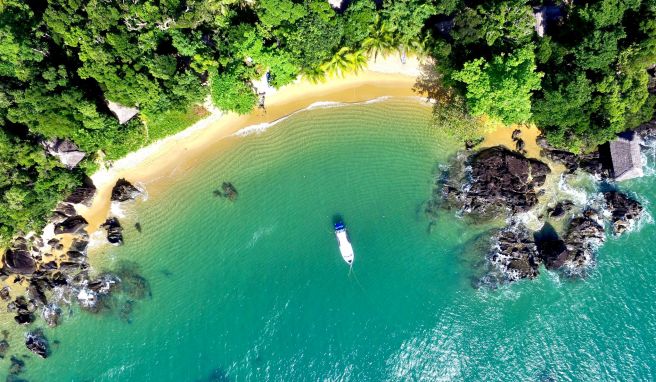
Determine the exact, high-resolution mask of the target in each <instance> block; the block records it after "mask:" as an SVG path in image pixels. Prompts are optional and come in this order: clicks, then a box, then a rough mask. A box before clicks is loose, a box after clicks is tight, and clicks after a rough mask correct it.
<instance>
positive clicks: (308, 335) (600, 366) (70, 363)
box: [2, 99, 656, 382]
mask: <svg viewBox="0 0 656 382" xmlns="http://www.w3.org/2000/svg"><path fill="white" fill-rule="evenodd" d="M430 116H431V110H430V108H429V107H427V106H426V105H423V104H421V103H419V102H418V101H416V100H410V99H392V100H383V101H380V102H375V103H369V104H360V105H349V106H342V107H327V108H316V109H313V110H308V111H303V112H300V113H297V114H296V115H294V116H292V117H290V118H288V119H286V120H285V121H282V122H280V123H278V124H276V125H273V126H271V127H269V128H268V129H266V130H263V129H260V130H259V131H257V132H252V134H247V135H245V134H243V136H240V137H236V138H233V139H232V140H233V141H234V142H231V144H229V145H226V146H227V147H226V148H224V149H221V150H220V152H218V151H217V152H216V153H215V155H213V156H210V157H209V158H208V159H207V161H206V162H205V163H204V164H203V165H202V166H198V167H197V168H194V169H193V170H192V171H189V172H187V173H180V174H177V175H176V177H175V179H174V182H171V185H170V187H168V189H167V190H166V192H159V193H157V194H156V195H151V196H150V197H149V198H148V200H147V201H144V202H140V203H136V204H135V205H132V206H130V205H127V206H124V207H123V209H124V213H125V216H124V217H123V218H122V222H123V224H124V226H126V230H125V242H126V243H125V245H124V246H122V247H118V248H113V247H112V248H106V249H104V250H103V253H102V254H100V255H98V256H97V259H98V261H97V265H96V267H97V268H98V269H99V270H102V269H116V268H121V269H129V270H130V272H137V273H139V274H140V275H141V276H143V278H145V283H144V282H143V280H141V279H139V280H141V281H140V282H137V283H136V285H137V287H139V288H141V287H142V286H144V285H147V287H148V288H147V290H145V291H143V295H144V298H133V297H134V296H132V297H122V298H119V299H118V300H117V301H115V302H114V303H113V309H112V310H110V311H107V312H104V313H101V314H97V315H94V314H90V313H86V312H80V311H79V309H74V310H73V311H72V312H70V313H69V312H67V313H66V316H65V317H64V323H63V324H62V325H61V326H59V327H57V328H55V329H47V330H45V333H46V335H47V336H48V338H49V340H50V343H51V345H52V356H51V357H50V358H48V359H46V360H41V359H36V358H35V357H30V358H29V359H27V360H26V365H25V370H26V371H25V372H24V373H23V374H21V375H20V377H21V378H25V379H26V380H28V381H192V382H195V381H199V382H200V381H215V382H216V381H318V380H322V381H324V380H325V381H442V380H444V381H450V380H454V381H463V380H464V381H511V380H512V381H520V380H521V381H583V380H587V381H591V380H595V381H596V380H608V381H611V380H613V381H614V380H626V381H629V380H632V381H638V380H644V381H650V380H655V379H656V304H655V303H654V300H655V297H656V288H655V286H656V283H655V282H654V277H655V276H656V228H655V226H654V225H653V224H650V223H648V222H644V223H643V224H641V225H640V227H639V229H637V230H636V231H634V232H631V233H629V234H628V235H625V236H623V237H621V238H617V239H614V238H611V239H609V240H608V241H607V243H606V244H605V245H604V246H603V247H602V248H601V250H600V252H599V255H598V261H597V266H596V268H595V269H594V270H593V271H592V272H591V274H590V275H589V277H588V278H586V279H585V280H569V279H567V278H565V277H562V276H560V275H559V274H558V273H553V272H548V271H545V270H542V272H541V275H540V277H539V278H537V279H536V280H532V281H521V282H518V283H515V284H512V285H506V286H502V287H500V288H475V287H474V285H475V281H476V280H477V277H478V276H479V275H480V270H481V267H482V264H483V254H482V253H481V247H485V246H486V245H488V243H489V242H487V241H485V238H483V239H481V237H480V235H481V232H484V228H483V227H480V226H472V225H468V224H466V223H465V222H463V221H462V219H459V218H457V217H456V216H455V215H454V214H453V213H444V214H442V215H440V216H439V217H438V219H437V220H436V221H435V222H433V224H432V226H431V224H430V223H431V222H430V220H429V218H428V217H427V216H426V215H425V213H424V212H423V211H424V207H425V203H426V201H427V200H428V199H429V198H430V197H431V193H432V190H433V185H434V179H435V176H436V175H437V174H438V173H439V165H440V164H444V163H446V162H447V161H448V159H449V158H450V157H451V156H452V154H453V153H454V151H455V149H456V148H457V146H456V145H455V144H454V143H453V142H452V141H450V140H449V139H448V138H446V137H445V136H443V135H441V134H440V132H439V131H437V130H436V129H435V128H434V127H431V118H430ZM651 165H652V166H653V158H652V159H651ZM224 181H229V182H232V183H233V184H234V185H235V187H236V189H237V191H238V193H239V196H238V198H237V199H236V200H235V201H229V200H227V199H225V198H220V197H216V196H214V195H213V191H214V190H216V189H217V188H220V186H221V184H222V182H224ZM655 186H656V178H655V177H654V176H653V175H652V176H649V177H646V178H642V179H640V180H636V181H631V182H628V183H625V184H623V185H622V187H623V189H625V190H628V191H630V192H633V193H635V195H637V196H638V197H639V199H640V200H641V201H642V202H643V203H645V204H646V207H647V209H648V210H649V211H650V212H651V213H653V212H652V211H653V205H654V202H655V201H656V187H655ZM337 215H340V216H342V217H343V219H344V221H345V223H346V225H347V226H348V229H349V232H350V237H351V241H352V243H353V247H354V249H355V254H356V259H355V263H354V266H353V269H351V270H350V269H349V267H348V266H347V265H346V264H345V263H344V261H343V260H342V259H341V257H340V255H339V251H338V248H337V243H336V240H335V236H334V233H333V231H332V223H333V219H334V218H335V216H337ZM136 222H139V223H140V224H141V226H142V232H141V233H139V232H138V231H137V230H136V229H135V228H133V225H134V223H136ZM481 240H482V242H483V243H484V244H483V245H481ZM136 294H137V295H138V294H140V293H136ZM41 323H42V321H41ZM37 326H38V325H37ZM12 347H13V348H12V350H14V351H18V353H19V354H27V351H26V350H24V351H23V350H17V348H21V347H22V344H12ZM2 373H6V368H4V367H3V370H2ZM2 377H3V378H4V375H2Z"/></svg>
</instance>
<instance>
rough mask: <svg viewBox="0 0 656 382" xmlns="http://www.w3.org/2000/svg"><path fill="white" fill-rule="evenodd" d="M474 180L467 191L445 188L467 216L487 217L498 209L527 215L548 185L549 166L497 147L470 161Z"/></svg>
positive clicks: (467, 186) (450, 187)
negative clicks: (540, 191) (538, 192)
mask: <svg viewBox="0 0 656 382" xmlns="http://www.w3.org/2000/svg"><path fill="white" fill-rule="evenodd" d="M470 163H471V176H470V178H471V180H470V181H468V182H465V183H466V184H465V185H464V187H462V186H459V185H453V184H452V185H450V186H448V187H445V191H444V193H445V196H446V198H447V199H451V200H455V201H457V202H456V203H455V204H461V205H462V208H463V209H464V211H465V212H468V213H479V214H483V213H486V212H489V210H494V209H499V208H501V209H505V210H506V211H510V212H511V213H518V212H526V211H528V210H530V209H531V208H532V207H533V206H535V205H536V204H537V202H538V198H537V195H538V194H537V189H536V188H537V187H540V186H542V185H543V184H544V182H545V179H546V176H547V174H549V173H550V172H551V170H550V169H549V166H547V165H546V164H544V163H543V162H540V161H538V160H536V159H529V158H526V157H524V156H523V155H521V154H518V153H515V152H512V151H510V150H508V149H506V148H504V147H501V146H497V147H492V148H488V149H484V150H482V151H479V152H478V153H476V154H474V155H472V156H471V157H470Z"/></svg>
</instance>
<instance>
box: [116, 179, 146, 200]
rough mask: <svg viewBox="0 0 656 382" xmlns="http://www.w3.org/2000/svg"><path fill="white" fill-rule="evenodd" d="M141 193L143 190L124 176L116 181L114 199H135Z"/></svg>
mask: <svg viewBox="0 0 656 382" xmlns="http://www.w3.org/2000/svg"><path fill="white" fill-rule="evenodd" d="M140 194H141V190H139V189H138V188H137V187H135V186H133V185H132V183H130V182H128V181H127V180H125V179H124V178H121V179H119V180H118V181H116V184H115V185H114V188H112V201H114V202H125V201H128V200H134V198H136V197H137V196H139V195H140Z"/></svg>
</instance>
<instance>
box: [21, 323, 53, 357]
mask: <svg viewBox="0 0 656 382" xmlns="http://www.w3.org/2000/svg"><path fill="white" fill-rule="evenodd" d="M25 346H26V347H27V348H28V349H29V350H30V351H31V352H32V353H34V354H36V355H38V356H39V357H41V358H48V355H49V353H50V349H49V345H48V340H47V339H46V337H45V336H44V335H43V332H42V331H41V330H35V331H32V332H28V333H27V334H26V335H25Z"/></svg>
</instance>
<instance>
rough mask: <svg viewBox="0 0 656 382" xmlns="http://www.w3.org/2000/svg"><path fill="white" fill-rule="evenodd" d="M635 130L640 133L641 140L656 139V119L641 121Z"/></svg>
mask: <svg viewBox="0 0 656 382" xmlns="http://www.w3.org/2000/svg"><path fill="white" fill-rule="evenodd" d="M635 131H636V132H637V133H638V134H639V135H640V137H641V138H642V139H643V141H652V140H654V139H656V119H652V120H651V121H649V122H645V123H643V124H642V125H640V126H638V128H636V129H635Z"/></svg>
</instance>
